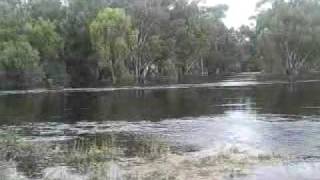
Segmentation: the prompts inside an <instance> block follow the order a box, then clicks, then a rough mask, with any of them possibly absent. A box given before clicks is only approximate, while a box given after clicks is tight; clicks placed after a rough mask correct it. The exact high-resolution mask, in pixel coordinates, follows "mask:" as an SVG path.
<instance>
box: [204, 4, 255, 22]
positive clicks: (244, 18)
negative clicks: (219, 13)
mask: <svg viewBox="0 0 320 180" xmlns="http://www.w3.org/2000/svg"><path fill="white" fill-rule="evenodd" d="M258 1H259V0H206V4H207V5H210V6H212V5H217V4H226V5H228V6H229V10H228V12H227V17H226V18H225V19H224V22H225V24H226V25H227V26H228V27H234V28H238V27H240V26H241V25H242V24H246V25H250V22H252V21H250V20H249V17H251V16H252V15H254V14H255V7H256V3H257V2H258Z"/></svg>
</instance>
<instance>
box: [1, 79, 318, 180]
mask: <svg viewBox="0 0 320 180" xmlns="http://www.w3.org/2000/svg"><path fill="white" fill-rule="evenodd" d="M319 88H320V83H319V82H318V81H304V82H300V83H298V84H297V85H296V86H295V87H294V88H292V87H290V86H288V85H287V84H286V83H285V82H280V81H278V82H273V81H263V82H260V81H257V80H256V78H255V74H240V75H237V76H231V77H226V78H225V79H224V80H223V81H220V82H214V83H203V84H184V85H172V86H159V87H133V88H132V87H131V88H120V89H119V88H118V89H112V88H107V89H76V90H71V89H69V90H68V89H67V90H61V91H44V90H38V91H30V92H26V91H10V92H8V91H7V92H2V93H1V94H2V96H0V118H1V121H0V124H1V132H2V133H8V132H12V131H13V132H15V134H17V135H19V138H20V139H21V140H22V141H23V142H25V143H31V144H32V146H31V147H29V148H28V149H27V150H26V151H27V152H30V154H29V155H28V156H21V155H20V156H17V157H16V158H15V159H13V160H15V161H14V162H12V163H13V165H11V166H8V165H6V166H5V167H7V168H5V170H6V171H4V170H0V173H2V174H9V173H8V172H11V171H15V172H18V174H16V175H15V177H17V176H19V173H20V174H21V173H22V174H23V175H25V177H26V176H27V177H30V178H44V177H49V176H50V177H56V176H58V175H59V174H60V175H61V176H65V177H66V179H68V178H69V179H70V178H71V177H72V178H73V179H90V178H92V173H95V174H99V173H102V175H101V176H104V175H105V176H106V174H108V177H109V179H112V177H113V179H143V178H142V177H144V179H148V178H149V179H161V178H167V179H170V178H173V179H174V178H176V179H186V177H188V178H190V179H199V178H203V179H212V178H213V177H215V178H217V179H220V178H221V179H234V178H240V179H242V178H244V179H248V178H249V179H250V178H253V179H262V180H265V179H304V178H306V179H307V178H308V177H320V174H319V172H320V171H319V170H320V167H319V166H318V162H319V161H320V158H319V157H320V116H319V115H320V94H319V93H317V92H318V89H319ZM37 146H43V147H44V146H45V147H47V148H49V149H50V153H49V154H43V155H42V157H41V158H35V157H38V154H39V152H38V154H36V153H35V152H34V151H35V150H34V147H37ZM61 153H62V154H61ZM32 155H34V156H32ZM57 156H59V157H63V158H57ZM30 157H31V158H30ZM43 157H46V158H43ZM75 162H77V163H75ZM97 163H98V164H100V165H101V166H99V168H98V169H97V168H93V169H92V167H96V166H95V165H94V164H97ZM6 164H7V163H6ZM75 164H77V165H75ZM78 164H82V165H83V164H84V166H85V167H87V168H83V167H84V166H78ZM0 167H1V161H0ZM10 167H12V168H10ZM80 167H81V168H80ZM250 169H251V171H249V170H250ZM255 169H256V170H255ZM104 171H106V172H104ZM265 172H268V173H265ZM90 173H91V174H90ZM103 173H104V175H103ZM10 174H11V173H10ZM0 176H1V174H0ZM160 177H161V178H160ZM188 178H187V179H188ZM8 179H10V178H8Z"/></svg>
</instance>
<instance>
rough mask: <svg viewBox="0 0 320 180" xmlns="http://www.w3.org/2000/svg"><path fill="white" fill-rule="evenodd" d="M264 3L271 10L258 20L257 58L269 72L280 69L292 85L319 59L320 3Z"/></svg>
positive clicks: (292, 0) (280, 0)
mask: <svg viewBox="0 0 320 180" xmlns="http://www.w3.org/2000/svg"><path fill="white" fill-rule="evenodd" d="M263 3H270V4H271V8H269V9H267V10H264V11H261V12H260V13H259V14H258V16H257V27H256V28H257V34H258V47H259V52H260V55H261V57H262V59H263V60H264V62H265V64H266V65H269V67H270V68H269V70H271V71H273V70H274V68H275V67H281V68H279V70H280V71H282V73H285V74H287V76H288V77H289V80H290V81H293V80H294V79H295V78H296V76H297V75H298V74H299V73H300V72H301V71H302V70H304V69H305V68H306V67H307V65H308V64H310V63H313V62H314V61H316V60H317V59H318V58H319V55H320V51H319V48H320V46H319V45H320V2H319V1H317V0H289V1H284V0H273V1H263ZM263 3H261V4H260V5H263ZM270 64H274V65H271V66H270ZM267 70H268V69H267Z"/></svg>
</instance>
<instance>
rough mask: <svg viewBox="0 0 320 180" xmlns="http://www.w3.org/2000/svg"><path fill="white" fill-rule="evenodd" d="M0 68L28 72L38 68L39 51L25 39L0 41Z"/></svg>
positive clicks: (8, 70)
mask: <svg viewBox="0 0 320 180" xmlns="http://www.w3.org/2000/svg"><path fill="white" fill-rule="evenodd" d="M0 54H1V55H0V67H1V69H3V70H5V71H7V72H12V71H18V72H22V73H23V72H28V71H29V72H30V71H33V70H35V69H37V68H39V61H40V58H39V53H38V51H37V50H35V49H33V48H32V46H31V45H30V44H29V43H28V42H25V41H9V42H5V43H1V49H0Z"/></svg>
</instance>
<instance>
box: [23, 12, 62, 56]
mask: <svg viewBox="0 0 320 180" xmlns="http://www.w3.org/2000/svg"><path fill="white" fill-rule="evenodd" d="M25 29H26V32H27V33H26V34H27V37H28V40H29V42H30V44H31V45H32V46H33V47H34V48H36V49H37V50H38V51H39V53H40V56H41V58H42V59H56V58H57V56H58V52H59V50H61V49H62V47H63V41H62V39H61V37H60V35H59V34H58V33H57V32H56V26H55V24H54V23H52V22H51V21H50V20H43V19H42V18H40V19H39V20H35V21H33V22H28V23H27V24H26V28H25Z"/></svg>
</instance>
